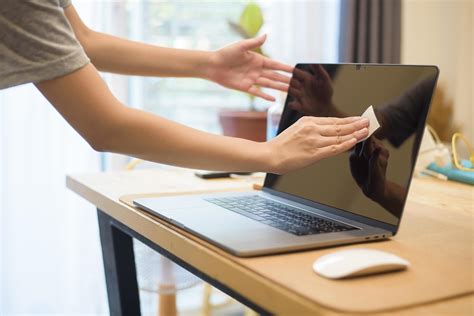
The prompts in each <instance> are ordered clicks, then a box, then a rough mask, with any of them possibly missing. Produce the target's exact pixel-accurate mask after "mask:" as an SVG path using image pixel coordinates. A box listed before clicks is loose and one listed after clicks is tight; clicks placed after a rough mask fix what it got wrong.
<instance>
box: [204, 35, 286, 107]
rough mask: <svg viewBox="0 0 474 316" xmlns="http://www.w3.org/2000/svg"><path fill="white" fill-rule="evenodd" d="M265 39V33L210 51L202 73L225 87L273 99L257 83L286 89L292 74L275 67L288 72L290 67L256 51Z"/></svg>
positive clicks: (269, 99)
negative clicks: (206, 65) (288, 74)
mask: <svg viewBox="0 0 474 316" xmlns="http://www.w3.org/2000/svg"><path fill="white" fill-rule="evenodd" d="M265 40H266V35H262V36H259V37H256V38H251V39H246V40H242V41H239V42H236V43H233V44H230V45H228V46H225V47H223V48H221V49H219V50H217V51H215V52H213V53H211V54H210V57H209V64H210V66H209V67H208V70H207V72H206V75H205V77H206V78H207V79H209V80H211V81H214V82H216V83H218V84H220V85H222V86H224V87H227V88H231V89H234V90H239V91H243V92H246V93H250V94H252V95H254V96H257V97H261V98H263V99H265V100H268V101H275V98H274V97H273V96H271V95H268V94H267V93H265V92H263V91H262V90H261V89H260V88H259V87H265V88H270V89H274V90H279V91H283V92H287V91H288V85H289V83H290V79H291V77H290V76H287V75H284V74H281V73H279V72H278V71H282V72H287V73H290V74H291V73H292V71H293V67H292V66H289V65H285V64H283V63H280V62H277V61H275V60H272V59H270V58H268V57H266V56H263V55H260V54H258V53H255V52H254V51H253V50H254V49H256V48H258V47H260V46H262V45H263V43H264V42H265Z"/></svg>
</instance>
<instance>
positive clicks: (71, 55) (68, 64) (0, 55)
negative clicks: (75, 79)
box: [0, 0, 89, 89]
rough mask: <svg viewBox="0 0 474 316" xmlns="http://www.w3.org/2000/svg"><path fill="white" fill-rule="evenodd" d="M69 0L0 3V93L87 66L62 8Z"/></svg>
mask: <svg viewBox="0 0 474 316" xmlns="http://www.w3.org/2000/svg"><path fill="white" fill-rule="evenodd" d="M70 4H71V3H70V0H0V89H4V88H8V87H12V86H16V85H20V84H23V83H28V82H40V81H43V80H48V79H53V78H56V77H60V76H63V75H66V74H69V73H71V72H73V71H75V70H77V69H79V68H82V67H84V66H85V65H87V64H88V63H89V58H88V57H87V55H86V54H85V52H84V50H83V49H82V46H81V45H80V44H79V42H78V41H77V39H76V37H75V36H74V31H73V30H72V27H71V25H70V24H69V21H68V20H67V18H66V16H65V15H64V8H65V7H67V6H68V5H70Z"/></svg>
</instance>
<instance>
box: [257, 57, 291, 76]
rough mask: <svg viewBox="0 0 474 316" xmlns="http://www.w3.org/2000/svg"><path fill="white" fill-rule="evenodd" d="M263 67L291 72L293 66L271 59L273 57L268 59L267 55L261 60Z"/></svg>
mask: <svg viewBox="0 0 474 316" xmlns="http://www.w3.org/2000/svg"><path fill="white" fill-rule="evenodd" d="M263 68H265V69H271V70H279V71H285V72H288V73H292V72H293V68H294V67H293V66H290V65H286V64H283V63H280V62H278V61H276V60H273V59H270V58H268V57H266V58H265V59H264V61H263Z"/></svg>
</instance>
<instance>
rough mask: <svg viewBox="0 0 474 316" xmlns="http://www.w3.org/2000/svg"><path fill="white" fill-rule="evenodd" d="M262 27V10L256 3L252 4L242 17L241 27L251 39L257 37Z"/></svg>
mask: <svg viewBox="0 0 474 316" xmlns="http://www.w3.org/2000/svg"><path fill="white" fill-rule="evenodd" d="M262 25H263V14H262V9H260V7H259V6H258V5H257V4H256V3H254V2H250V3H249V4H247V6H246V7H245V9H244V11H243V12H242V15H241V16H240V26H241V27H242V28H243V29H244V30H245V32H246V33H247V34H248V35H249V36H250V37H255V36H256V35H257V34H258V32H259V31H260V29H261V28H262Z"/></svg>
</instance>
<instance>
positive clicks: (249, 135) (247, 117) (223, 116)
mask: <svg viewBox="0 0 474 316" xmlns="http://www.w3.org/2000/svg"><path fill="white" fill-rule="evenodd" d="M219 122H220V123H221V126H222V130H223V132H224V135H226V136H232V137H239V138H245V139H249V140H253V141H257V142H264V141H265V140H266V127H267V113H266V112H257V111H230V110H223V111H220V112H219Z"/></svg>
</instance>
